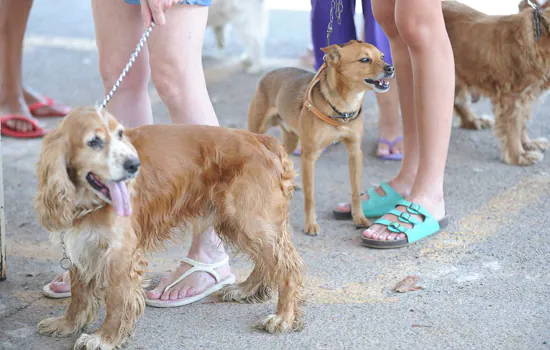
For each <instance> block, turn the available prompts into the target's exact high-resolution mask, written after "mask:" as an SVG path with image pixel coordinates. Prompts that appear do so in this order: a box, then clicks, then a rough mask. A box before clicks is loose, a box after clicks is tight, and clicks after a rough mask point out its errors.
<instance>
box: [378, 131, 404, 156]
mask: <svg viewBox="0 0 550 350" xmlns="http://www.w3.org/2000/svg"><path fill="white" fill-rule="evenodd" d="M401 140H403V136H399V137H397V138H396V139H395V140H393V141H388V140H386V139H385V138H383V137H382V138H380V139H378V143H384V144H386V145H388V148H389V152H390V153H389V154H386V155H381V156H377V157H378V158H379V159H383V160H402V159H403V153H393V151H394V147H395V145H396V144H397V143H398V142H399V141H401Z"/></svg>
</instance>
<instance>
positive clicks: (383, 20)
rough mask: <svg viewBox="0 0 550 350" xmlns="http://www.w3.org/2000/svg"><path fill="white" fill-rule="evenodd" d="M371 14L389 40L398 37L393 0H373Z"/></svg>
mask: <svg viewBox="0 0 550 350" xmlns="http://www.w3.org/2000/svg"><path fill="white" fill-rule="evenodd" d="M372 14H373V15H374V18H375V19H376V22H377V23H378V25H379V26H380V27H381V28H382V30H383V31H384V33H385V34H386V36H387V37H388V39H390V41H394V40H395V39H398V37H399V31H398V30H397V26H396V25H395V10H394V3H393V1H387V0H373V1H372Z"/></svg>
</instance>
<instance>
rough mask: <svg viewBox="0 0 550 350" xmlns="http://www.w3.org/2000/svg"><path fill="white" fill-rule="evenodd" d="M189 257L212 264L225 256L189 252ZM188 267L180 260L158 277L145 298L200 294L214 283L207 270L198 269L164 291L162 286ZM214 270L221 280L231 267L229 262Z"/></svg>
mask: <svg viewBox="0 0 550 350" xmlns="http://www.w3.org/2000/svg"><path fill="white" fill-rule="evenodd" d="M189 258H190V259H193V260H195V261H200V262H201V263H205V264H214V263H216V262H219V261H221V260H223V259H224V258H225V253H224V255H223V256H216V257H214V258H212V257H210V256H207V255H206V254H197V256H194V255H192V253H191V252H190V253H189ZM190 268H191V266H190V265H189V264H186V263H185V262H181V263H180V266H179V267H178V268H177V269H176V270H175V271H173V272H171V273H170V274H168V275H167V276H165V277H162V278H161V279H160V282H159V284H158V285H157V286H156V288H155V289H153V290H151V291H149V292H147V298H149V299H151V300H154V299H160V300H178V299H183V298H186V297H192V296H194V295H197V294H200V293H202V292H204V291H205V290H206V289H208V288H210V287H212V286H213V285H214V284H216V280H215V278H214V276H212V275H210V274H209V273H207V272H200V271H198V272H194V273H192V274H191V275H189V276H187V277H186V278H184V279H183V280H182V281H180V282H179V283H178V284H176V285H175V286H173V287H172V288H170V289H169V290H168V291H166V292H164V288H166V286H167V285H169V284H171V283H172V282H174V281H175V280H176V279H177V278H178V277H180V276H181V275H182V274H183V273H185V271H187V270H189V269H190ZM214 271H216V272H217V273H218V274H219V276H220V279H221V280H223V279H225V278H227V277H229V276H230V275H231V268H230V267H229V264H225V265H223V266H222V267H220V268H218V269H215V270H214Z"/></svg>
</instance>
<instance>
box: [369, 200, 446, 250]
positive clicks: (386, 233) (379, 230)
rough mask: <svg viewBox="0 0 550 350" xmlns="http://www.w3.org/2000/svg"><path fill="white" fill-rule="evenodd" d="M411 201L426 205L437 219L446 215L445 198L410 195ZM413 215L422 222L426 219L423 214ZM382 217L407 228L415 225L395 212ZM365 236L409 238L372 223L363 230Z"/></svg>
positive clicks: (392, 238) (371, 237)
mask: <svg viewBox="0 0 550 350" xmlns="http://www.w3.org/2000/svg"><path fill="white" fill-rule="evenodd" d="M407 200H408V201H409V202H412V203H416V204H418V205H420V206H422V207H424V208H425V209H426V210H427V211H428V213H430V214H431V215H432V216H433V217H434V218H435V219H436V220H438V221H439V220H441V219H443V218H444V217H445V202H444V200H443V199H439V200H433V199H432V198H427V197H416V198H415V197H410V198H407ZM396 209H397V210H398V211H400V212H407V208H406V207H404V206H397V207H396ZM411 217H414V218H415V219H417V220H418V221H420V222H423V221H424V217H423V216H421V215H411ZM382 218H384V219H386V220H388V221H390V222H396V223H398V224H400V225H401V226H403V227H405V228H412V227H413V226H412V225H411V224H407V223H404V222H401V221H399V220H398V219H397V217H396V216H395V215H393V214H386V215H384V216H383V217H382ZM363 236H364V237H365V238H369V239H373V240H381V241H386V240H388V241H393V240H401V239H407V236H406V235H405V234H403V233H399V234H398V233H395V232H391V231H390V230H388V227H387V226H385V225H376V224H374V225H372V226H371V227H369V228H368V229H366V230H365V231H363Z"/></svg>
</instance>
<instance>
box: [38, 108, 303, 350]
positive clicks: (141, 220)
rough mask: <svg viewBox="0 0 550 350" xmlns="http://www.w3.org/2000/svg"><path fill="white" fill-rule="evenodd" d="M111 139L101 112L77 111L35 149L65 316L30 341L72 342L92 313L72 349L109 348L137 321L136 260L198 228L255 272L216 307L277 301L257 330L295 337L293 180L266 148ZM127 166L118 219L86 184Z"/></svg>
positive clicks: (163, 128) (225, 137) (153, 135)
mask: <svg viewBox="0 0 550 350" xmlns="http://www.w3.org/2000/svg"><path fill="white" fill-rule="evenodd" d="M121 129H122V127H121V126H120V125H119V124H118V123H117V122H116V120H115V119H114V118H113V117H112V116H111V115H110V114H108V113H107V112H100V111H98V110H97V109H95V108H78V109H74V110H73V111H72V112H71V113H69V114H68V115H67V116H66V117H65V118H64V119H63V121H62V122H61V124H60V125H59V127H58V128H57V129H55V130H54V131H52V132H51V133H49V134H48V135H47V136H46V137H45V138H44V142H43V145H42V150H41V153H40V158H39V161H38V165H37V172H38V194H37V196H36V210H37V213H38V217H39V220H40V223H41V224H42V225H43V226H44V227H45V228H46V229H47V230H49V231H51V232H52V234H53V236H54V237H56V238H57V240H59V236H60V233H63V235H64V241H65V244H66V246H67V249H66V250H67V254H68V255H69V257H70V258H71V260H72V262H73V266H72V268H71V269H70V277H71V293H72V299H71V303H70V305H69V307H68V308H67V310H66V311H65V314H64V315H63V316H61V317H55V318H50V319H46V320H44V321H42V322H40V323H39V324H38V330H39V332H40V333H42V334H50V335H53V336H69V335H71V334H74V333H77V332H79V331H80V330H81V329H82V328H83V327H84V326H86V325H87V324H89V323H91V322H94V320H95V319H96V315H97V311H98V309H99V305H100V301H104V302H105V306H106V318H105V320H104V322H103V324H102V325H101V327H100V328H99V330H98V331H97V332H96V333H94V334H91V335H88V334H82V335H81V336H80V337H79V338H78V340H77V342H76V345H75V348H79V349H99V348H101V349H111V348H114V347H118V346H120V345H121V344H123V343H124V342H125V341H126V340H127V339H128V337H130V335H131V334H132V333H133V330H134V328H135V323H136V321H137V320H138V319H139V317H140V316H141V314H142V312H143V310H144V306H145V303H144V301H145V299H144V298H145V295H144V291H143V288H142V274H143V271H144V269H145V267H146V261H145V258H144V255H145V254H146V253H149V252H151V251H152V250H154V249H156V248H161V247H162V246H163V243H164V242H165V241H166V240H169V239H171V238H173V231H174V230H175V229H180V228H183V229H189V230H191V231H192V232H193V233H198V232H202V231H203V230H205V229H206V228H208V227H209V226H213V227H214V228H215V229H216V231H217V232H218V233H219V235H220V237H221V238H222V239H223V240H224V241H226V242H227V243H229V244H232V245H233V246H235V247H236V248H237V249H239V250H241V251H244V252H245V253H247V254H249V255H250V256H251V258H252V260H253V261H254V263H255V266H254V269H253V271H252V273H251V275H250V276H249V277H248V279H247V280H246V281H244V282H242V283H240V284H238V285H232V286H226V288H225V289H224V290H223V291H222V294H223V299H224V300H236V301H241V302H256V301H265V300H266V299H268V298H269V297H270V295H271V291H272V289H278V292H279V300H278V304H277V310H276V312H275V314H274V315H271V316H269V317H268V318H267V319H266V320H265V321H264V322H263V323H262V324H261V327H262V328H263V329H266V330H267V331H269V332H271V333H273V332H288V331H292V330H296V329H298V328H300V327H301V326H302V321H301V320H302V317H301V316H302V312H301V309H300V306H299V303H300V301H301V297H300V290H301V288H302V269H303V268H304V267H305V264H304V262H303V260H302V259H301V258H300V256H299V255H298V253H297V251H296V250H295V248H294V246H293V245H292V243H291V234H292V232H291V226H290V223H289V202H290V200H291V197H292V194H293V184H292V180H293V178H294V176H295V174H294V171H293V166H292V162H291V160H290V159H289V158H288V156H287V154H286V152H285V151H284V149H283V148H282V147H281V146H280V145H279V144H278V143H277V141H276V140H275V139H274V138H272V137H269V136H265V135H255V134H253V133H250V132H248V131H245V130H232V129H226V128H220V127H208V126H183V125H150V126H143V127H139V128H135V129H128V130H125V131H124V133H123V134H122V133H121ZM95 136H99V137H100V138H101V139H102V140H103V142H104V148H103V149H102V150H98V149H94V148H92V147H90V145H89V142H90V140H91V139H92V138H94V137H95ZM115 149H116V150H117V151H116V152H115V151H114V150H115ZM137 155H139V159H140V161H141V167H140V169H139V172H138V173H137V176H134V177H133V178H132V177H128V192H129V194H130V197H131V202H132V207H133V214H132V215H131V216H126V217H125V216H119V215H117V214H116V212H115V210H114V209H113V207H112V206H111V205H109V203H110V202H109V199H106V198H107V197H104V196H102V195H101V194H100V193H99V192H97V191H96V190H95V189H94V188H92V186H91V185H90V184H89V182H88V181H87V180H86V176H87V175H88V173H89V172H93V174H95V175H96V176H98V177H99V178H100V179H101V181H102V182H104V181H110V180H114V179H117V178H120V176H119V175H116V176H117V177H113V176H115V175H113V174H118V173H117V172H119V168H121V167H123V165H122V164H123V163H124V161H125V159H127V158H129V157H130V158H131V157H135V156H137Z"/></svg>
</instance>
